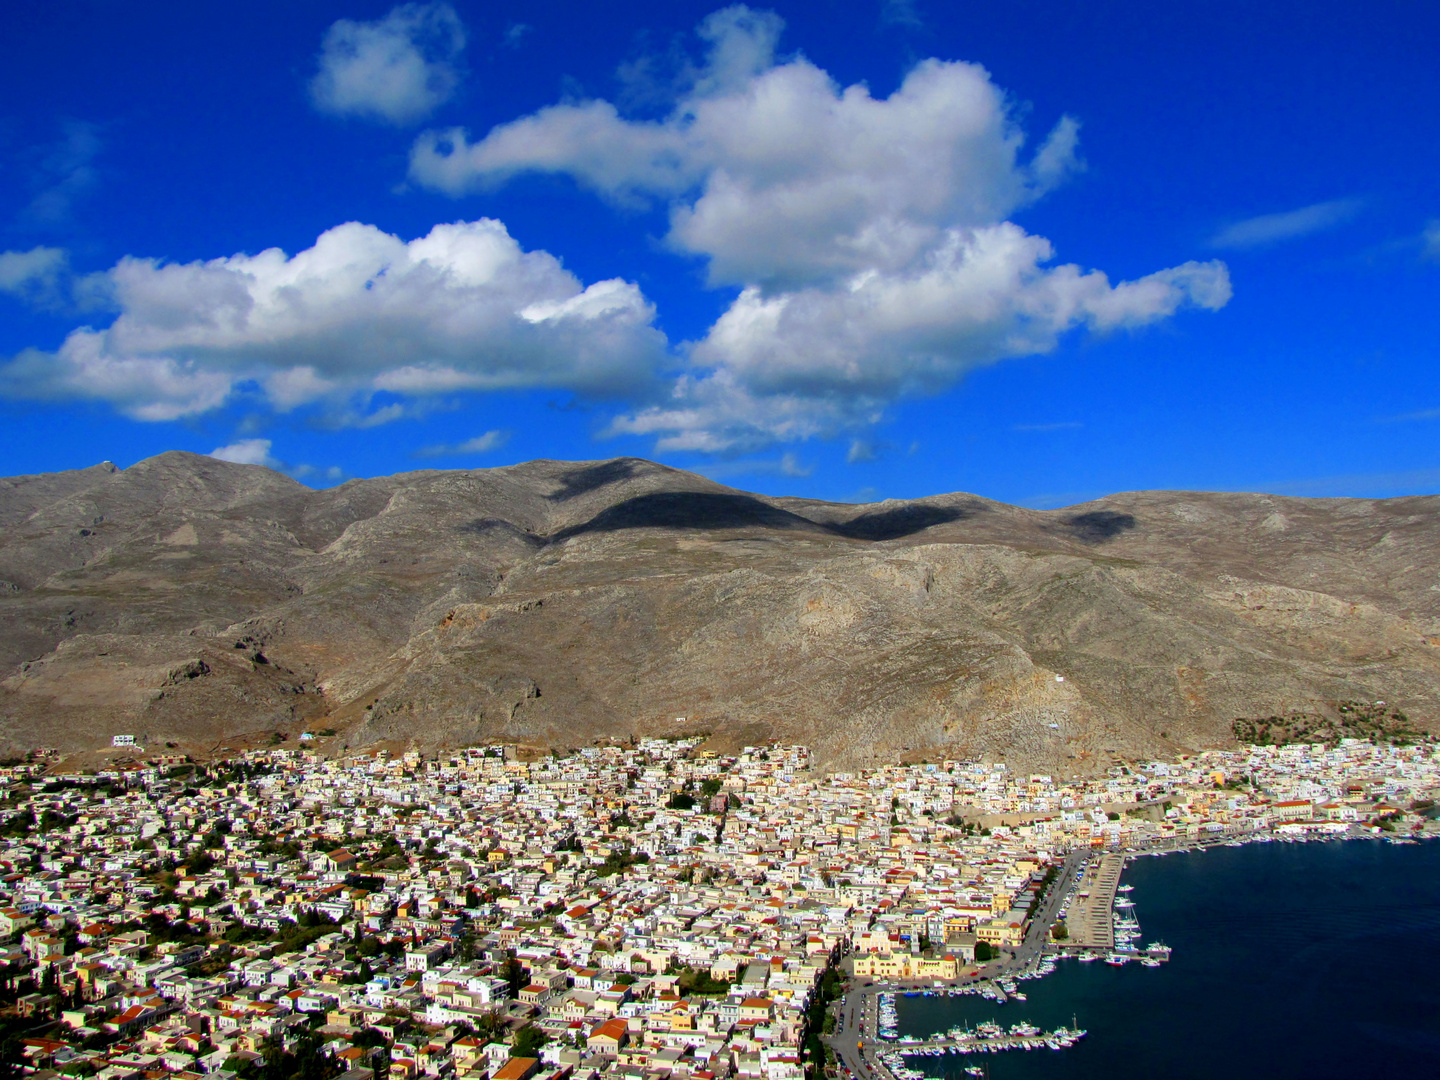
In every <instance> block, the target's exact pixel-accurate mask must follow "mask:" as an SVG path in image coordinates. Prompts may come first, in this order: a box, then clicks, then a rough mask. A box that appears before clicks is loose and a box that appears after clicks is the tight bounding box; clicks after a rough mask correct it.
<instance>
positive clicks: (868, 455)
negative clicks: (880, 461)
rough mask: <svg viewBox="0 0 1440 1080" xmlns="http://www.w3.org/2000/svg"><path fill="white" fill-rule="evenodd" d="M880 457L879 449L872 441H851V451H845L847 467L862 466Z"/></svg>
mask: <svg viewBox="0 0 1440 1080" xmlns="http://www.w3.org/2000/svg"><path fill="white" fill-rule="evenodd" d="M879 456H880V452H879V448H878V447H877V446H876V445H875V443H874V441H872V440H870V439H851V440H850V449H849V450H847V451H845V463H846V464H847V465H860V464H863V463H865V462H867V461H874V460H875V459H876V458H877V457H879Z"/></svg>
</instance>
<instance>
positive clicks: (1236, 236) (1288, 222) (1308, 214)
mask: <svg viewBox="0 0 1440 1080" xmlns="http://www.w3.org/2000/svg"><path fill="white" fill-rule="evenodd" d="M1362 205H1363V202H1362V200H1360V199H1333V200H1331V201H1330V202H1322V203H1315V204H1313V205H1311V206H1302V207H1301V208H1300V209H1299V210H1287V211H1285V212H1284V213H1281V214H1261V215H1260V216H1259V217H1252V218H1246V219H1245V220H1244V221H1237V222H1235V223H1234V224H1233V225H1227V226H1226V227H1225V228H1223V229H1221V230H1220V231H1219V232H1218V233H1216V234H1215V235H1214V236H1213V237H1211V238H1210V246H1211V247H1213V248H1253V247H1263V246H1265V245H1266V244H1275V243H1279V242H1280V241H1282V240H1293V239H1296V238H1297V237H1301V236H1308V235H1310V234H1311V233H1316V232H1323V231H1324V230H1325V229H1331V228H1334V227H1335V226H1336V225H1341V224H1343V223H1344V222H1346V221H1349V220H1350V219H1351V218H1352V217H1354V216H1355V215H1356V214H1357V213H1358V212H1359V210H1360V207H1361V206H1362Z"/></svg>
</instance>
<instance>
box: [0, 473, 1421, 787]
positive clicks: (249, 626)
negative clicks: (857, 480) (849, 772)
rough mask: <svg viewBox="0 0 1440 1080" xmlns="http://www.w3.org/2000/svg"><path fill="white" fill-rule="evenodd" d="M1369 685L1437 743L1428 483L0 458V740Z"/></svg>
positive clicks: (840, 728)
mask: <svg viewBox="0 0 1440 1080" xmlns="http://www.w3.org/2000/svg"><path fill="white" fill-rule="evenodd" d="M1371 699H1384V700H1389V701H1391V702H1392V703H1396V704H1399V705H1401V706H1402V707H1403V708H1404V709H1405V710H1406V712H1407V713H1408V714H1409V715H1410V717H1411V719H1412V720H1414V721H1415V722H1416V723H1418V724H1419V725H1420V726H1422V727H1425V728H1428V729H1430V730H1437V729H1440V723H1437V721H1440V498H1437V497H1433V496H1427V497H1415V498H1405V499H1389V500H1360V499H1293V498H1281V497H1277V496H1266V495H1222V494H1204V493H1195V492H1137V493H1128V494H1122V495H1115V496H1111V497H1109V498H1105V499H1101V500H1099V501H1097V502H1094V503H1090V504H1087V505H1084V506H1078V507H1070V508H1067V509H1064V510H1053V511H1035V510H1026V509H1021V508H1018V507H1013V506H1006V505H1003V504H1000V503H995V502H991V501H988V500H986V499H982V498H978V497H976V496H973V495H963V494H955V495H939V496H934V497H931V498H926V499H920V500H915V501H908V502H898V501H892V502H885V503H877V504H872V505H866V506H852V505H843V504H835V503H824V502H816V501H810V500H804V499H786V498H769V497H765V496H759V495H751V494H747V493H745V492H740V491H736V490H733V489H730V488H726V487H724V486H722V485H720V484H716V483H714V482H712V481H709V480H706V479H704V478H702V477H699V476H696V475H693V474H690V473H685V472H680V471H677V470H674V469H670V468H666V467H664V466H661V465H657V464H654V463H651V462H647V461H641V460H638V459H632V458H625V459H618V460H613V461H604V462H578V463H576V462H556V461H534V462H528V463H526V464H523V465H515V466H511V467H507V468H500V469H484V470H474V471H465V472H441V471H424V472H415V473H406V474H402V475H398V476H391V477H383V478H376V479H371V480H356V481H351V482H350V483H347V484H344V485H342V486H340V487H338V488H334V489H331V490H327V491H312V490H310V489H308V488H306V487H304V486H302V485H300V484H298V483H296V482H294V481H292V480H289V479H287V478H285V477H283V476H281V475H280V474H278V473H275V472H271V471H269V470H267V469H264V468H261V467H259V466H248V465H232V464H227V463H225V462H220V461H215V460H212V459H210V458H206V457H200V456H197V455H193V454H184V453H178V452H177V453H167V454H162V455H160V456H159V457H156V458H151V459H149V460H147V461H142V462H140V463H139V464H137V465H135V466H133V467H131V468H129V469H125V470H123V471H122V470H117V469H116V468H115V467H114V466H111V465H109V464H108V463H107V464H104V465H99V466H95V467H93V468H90V469H84V470H79V471H76V472H69V473H56V474H51V475H46V476H33V477H12V478H10V479H7V480H0V743H5V744H8V745H9V747H10V748H12V749H28V748H31V747H34V746H37V745H49V746H57V747H60V748H62V749H81V748H86V747H98V746H102V745H108V744H109V742H110V738H111V736H112V735H114V734H117V733H135V734H141V735H144V736H145V737H146V738H147V739H148V740H149V741H150V743H151V744H152V745H156V744H160V743H163V742H166V741H169V742H175V743H177V744H178V745H180V746H181V747H184V748H185V749H188V750H191V751H207V750H211V749H214V748H217V747H219V746H222V745H237V744H239V743H241V742H246V741H247V740H248V741H249V742H253V741H254V740H256V739H263V738H265V737H267V736H268V734H269V733H270V732H280V733H283V734H286V735H287V736H294V735H295V734H297V733H298V732H299V731H301V730H304V729H318V728H335V729H337V731H338V732H339V734H338V735H337V736H335V737H334V739H327V740H326V743H327V744H328V745H331V746H333V747H336V748H338V747H340V746H345V745H348V746H351V747H354V746H358V745H368V744H372V743H375V742H377V741H385V742H387V743H390V742H394V743H403V744H415V745H439V744H457V743H466V742H473V741H477V740H482V739H496V740H506V741H518V742H522V743H527V744H531V745H535V746H547V745H548V746H576V745H582V744H586V743H589V742H591V741H593V740H595V739H597V738H606V737H613V736H628V735H630V734H636V733H638V734H685V733H691V732H699V731H704V732H708V733H712V734H713V736H714V738H715V739H716V740H717V742H719V743H726V742H737V741H754V740H757V739H761V738H766V737H779V738H792V739H803V740H805V741H808V742H810V743H812V744H813V745H815V746H816V747H817V749H818V750H819V751H820V753H821V755H822V757H823V758H824V759H825V760H827V761H828V762H830V763H835V764H841V763H855V764H859V763H864V762H874V761H881V760H894V759H899V758H909V759H916V758H920V757H930V758H932V759H933V758H936V757H938V756H941V755H946V754H970V755H977V754H985V755H993V756H1005V757H1008V758H1010V759H1011V760H1013V761H1015V762H1017V763H1025V764H1035V765H1040V764H1053V765H1058V766H1062V767H1063V766H1067V765H1069V766H1072V767H1085V765H1086V764H1087V763H1090V764H1095V763H1098V762H1100V761H1102V760H1104V758H1105V756H1106V754H1107V752H1115V753H1122V754H1147V755H1148V754H1174V753H1179V752H1183V751H1184V750H1185V749H1188V748H1195V747H1202V746H1212V745H1227V744H1228V743H1229V742H1230V724H1231V721H1233V720H1234V719H1235V718H1237V717H1256V716H1267V715H1270V714H1276V713H1290V712H1295V711H1310V712H1318V713H1326V712H1327V711H1330V710H1333V708H1334V703H1336V702H1339V701H1345V700H1371ZM677 717H685V718H686V719H685V720H684V721H683V722H682V721H677V719H676V718H677Z"/></svg>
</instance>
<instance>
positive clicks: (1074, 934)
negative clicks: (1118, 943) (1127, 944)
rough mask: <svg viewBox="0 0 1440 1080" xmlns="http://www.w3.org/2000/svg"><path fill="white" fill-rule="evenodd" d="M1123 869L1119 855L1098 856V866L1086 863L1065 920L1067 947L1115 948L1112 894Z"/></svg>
mask: <svg viewBox="0 0 1440 1080" xmlns="http://www.w3.org/2000/svg"><path fill="white" fill-rule="evenodd" d="M1124 869H1125V856H1124V855H1121V854H1110V855H1102V856H1101V857H1100V860H1099V862H1098V863H1091V864H1090V869H1089V872H1088V873H1087V874H1086V875H1085V880H1084V882H1083V883H1082V886H1081V888H1080V890H1079V892H1078V893H1077V894H1076V897H1075V900H1074V901H1073V902H1072V903H1071V905H1070V913H1069V914H1068V915H1067V916H1066V917H1065V930H1066V932H1067V933H1068V934H1069V937H1068V938H1067V939H1066V944H1067V945H1068V946H1070V947H1071V948H1077V949H1104V950H1106V951H1110V950H1113V949H1114V948H1115V918H1114V911H1115V893H1116V890H1118V889H1119V888H1120V872H1121V871H1122V870H1124Z"/></svg>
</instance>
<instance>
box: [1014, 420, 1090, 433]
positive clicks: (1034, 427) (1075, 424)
mask: <svg viewBox="0 0 1440 1080" xmlns="http://www.w3.org/2000/svg"><path fill="white" fill-rule="evenodd" d="M1084 426H1085V425H1084V424H1082V423H1081V422H1080V421H1079V420H1058V421H1056V422H1054V423H1051V424H1012V425H1010V430H1011V431H1024V432H1048V431H1076V430H1078V429H1080V428H1082V427H1084Z"/></svg>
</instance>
